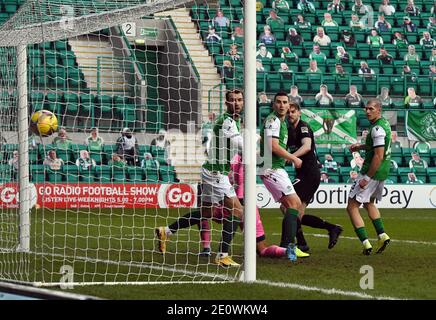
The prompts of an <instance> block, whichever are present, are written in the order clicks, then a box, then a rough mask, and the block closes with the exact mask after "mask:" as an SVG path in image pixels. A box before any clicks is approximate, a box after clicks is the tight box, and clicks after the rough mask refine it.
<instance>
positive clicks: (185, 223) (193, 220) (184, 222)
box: [155, 210, 210, 253]
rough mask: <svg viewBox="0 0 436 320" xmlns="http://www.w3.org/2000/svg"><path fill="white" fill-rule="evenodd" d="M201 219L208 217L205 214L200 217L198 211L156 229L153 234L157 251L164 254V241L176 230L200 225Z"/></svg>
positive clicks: (200, 214)
mask: <svg viewBox="0 0 436 320" xmlns="http://www.w3.org/2000/svg"><path fill="white" fill-rule="evenodd" d="M205 212H206V211H205ZM202 217H203V218H208V217H210V216H207V214H206V215H205V216H202V213H201V211H200V210H195V211H190V212H188V213H186V214H185V215H184V216H183V217H180V218H178V219H177V220H176V221H174V222H173V223H172V224H170V225H168V226H163V227H158V228H156V229H155V234H156V238H157V241H158V247H159V251H160V252H162V253H165V251H166V241H167V240H168V238H169V237H170V236H171V235H173V234H174V233H176V232H177V230H179V229H184V228H188V227H190V226H193V225H197V224H200V221H201V218H202Z"/></svg>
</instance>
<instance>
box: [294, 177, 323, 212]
mask: <svg viewBox="0 0 436 320" xmlns="http://www.w3.org/2000/svg"><path fill="white" fill-rule="evenodd" d="M320 180H321V173H320V171H319V170H315V172H312V173H311V174H305V175H299V174H297V176H296V177H295V180H294V181H293V185H294V189H295V192H296V193H297V195H298V196H299V197H300V200H301V201H302V202H305V203H306V204H309V202H310V201H311V200H312V198H313V196H314V195H315V192H316V190H318V187H319V185H320V183H321V181H320Z"/></svg>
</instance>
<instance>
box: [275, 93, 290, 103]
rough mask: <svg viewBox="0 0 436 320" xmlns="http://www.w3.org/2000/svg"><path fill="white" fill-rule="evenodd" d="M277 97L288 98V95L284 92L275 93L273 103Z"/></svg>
mask: <svg viewBox="0 0 436 320" xmlns="http://www.w3.org/2000/svg"><path fill="white" fill-rule="evenodd" d="M277 97H288V94H287V93H286V92H284V91H279V92H277V93H276V95H275V96H274V101H276V98H277ZM288 99H289V97H288Z"/></svg>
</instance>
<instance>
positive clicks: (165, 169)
mask: <svg viewBox="0 0 436 320" xmlns="http://www.w3.org/2000/svg"><path fill="white" fill-rule="evenodd" d="M159 180H160V181H162V182H175V181H176V171H175V168H174V167H173V166H160V168H159Z"/></svg>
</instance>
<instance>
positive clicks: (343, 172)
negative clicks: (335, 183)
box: [339, 167, 352, 183]
mask: <svg viewBox="0 0 436 320" xmlns="http://www.w3.org/2000/svg"><path fill="white" fill-rule="evenodd" d="M351 170H352V169H351V168H350V167H340V168H339V176H340V182H343V183H347V181H348V179H349V178H350V171H351Z"/></svg>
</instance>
